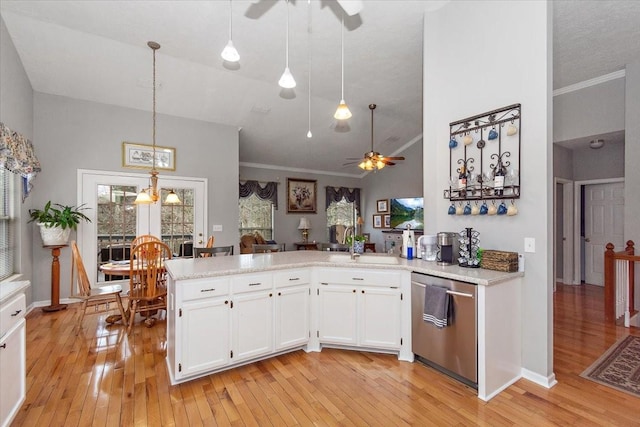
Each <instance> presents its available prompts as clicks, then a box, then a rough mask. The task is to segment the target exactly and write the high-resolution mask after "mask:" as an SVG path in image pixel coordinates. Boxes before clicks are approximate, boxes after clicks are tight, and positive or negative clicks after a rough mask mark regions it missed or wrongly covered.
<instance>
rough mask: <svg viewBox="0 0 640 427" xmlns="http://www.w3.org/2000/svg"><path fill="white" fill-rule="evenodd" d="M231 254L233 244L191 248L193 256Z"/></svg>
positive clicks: (203, 256)
mask: <svg viewBox="0 0 640 427" xmlns="http://www.w3.org/2000/svg"><path fill="white" fill-rule="evenodd" d="M228 255H233V246H214V247H213V248H193V257H194V258H205V257H211V256H228Z"/></svg>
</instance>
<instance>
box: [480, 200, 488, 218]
mask: <svg viewBox="0 0 640 427" xmlns="http://www.w3.org/2000/svg"><path fill="white" fill-rule="evenodd" d="M487 212H489V206H487V202H484V203H483V204H482V206H480V215H486V214H487Z"/></svg>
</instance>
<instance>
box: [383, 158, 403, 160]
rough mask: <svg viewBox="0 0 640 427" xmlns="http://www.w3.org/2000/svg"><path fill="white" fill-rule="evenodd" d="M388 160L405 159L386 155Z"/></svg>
mask: <svg viewBox="0 0 640 427" xmlns="http://www.w3.org/2000/svg"><path fill="white" fill-rule="evenodd" d="M385 159H387V160H404V157H385Z"/></svg>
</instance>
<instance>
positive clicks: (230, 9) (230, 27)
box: [229, 0, 233, 40]
mask: <svg viewBox="0 0 640 427" xmlns="http://www.w3.org/2000/svg"><path fill="white" fill-rule="evenodd" d="M231 1H232V0H229V40H231V39H232V38H233V37H232V35H233V32H232V30H233V18H232V17H231V15H232V14H233V6H232V4H231Z"/></svg>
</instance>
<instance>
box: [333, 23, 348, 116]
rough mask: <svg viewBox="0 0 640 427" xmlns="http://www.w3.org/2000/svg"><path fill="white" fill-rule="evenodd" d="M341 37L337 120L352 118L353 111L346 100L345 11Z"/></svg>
mask: <svg viewBox="0 0 640 427" xmlns="http://www.w3.org/2000/svg"><path fill="white" fill-rule="evenodd" d="M340 38H341V42H340V45H341V56H342V67H341V76H342V92H341V94H342V96H341V97H340V104H338V109H337V110H336V113H335V114H334V115H333V117H334V118H336V119H337V120H347V119H350V118H351V111H349V107H347V103H346V102H344V13H343V14H342V27H341V29H340Z"/></svg>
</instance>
